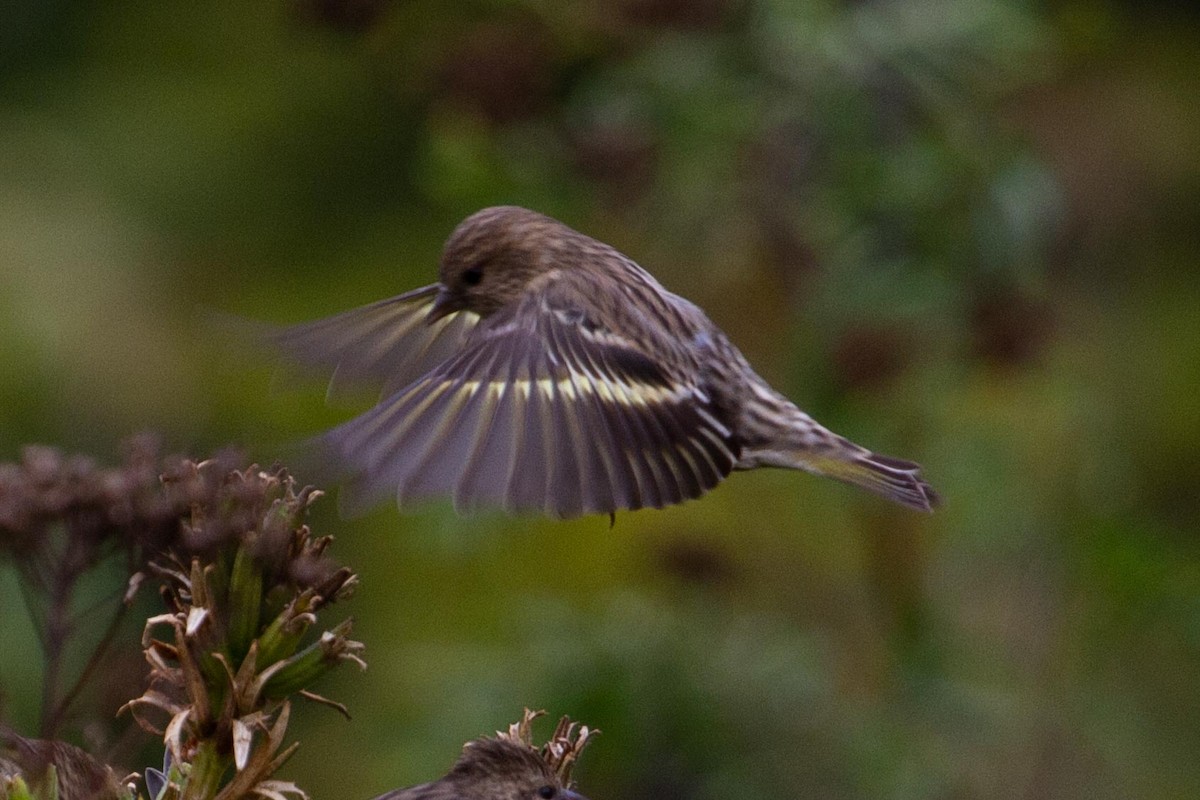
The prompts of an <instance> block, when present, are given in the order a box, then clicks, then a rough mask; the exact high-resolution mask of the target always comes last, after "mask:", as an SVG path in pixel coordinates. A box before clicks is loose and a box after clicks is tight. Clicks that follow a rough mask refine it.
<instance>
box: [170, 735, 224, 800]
mask: <svg viewBox="0 0 1200 800" xmlns="http://www.w3.org/2000/svg"><path fill="white" fill-rule="evenodd" d="M228 768H229V764H228V759H226V758H222V757H221V756H220V755H218V754H217V745H216V743H215V742H213V741H212V740H211V739H208V740H205V741H203V742H201V743H200V747H199V748H197V750H196V756H195V758H193V759H192V766H191V770H190V771H189V772H188V779H187V786H185V787H184V789H183V797H182V798H181V800H212V798H213V797H215V796H216V794H217V790H218V789H220V788H221V778H222V777H223V776H224V775H225V770H227V769H228Z"/></svg>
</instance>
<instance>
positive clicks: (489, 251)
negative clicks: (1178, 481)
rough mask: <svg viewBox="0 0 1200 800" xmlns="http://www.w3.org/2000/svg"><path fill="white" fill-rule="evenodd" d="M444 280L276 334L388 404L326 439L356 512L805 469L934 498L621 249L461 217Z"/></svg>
mask: <svg viewBox="0 0 1200 800" xmlns="http://www.w3.org/2000/svg"><path fill="white" fill-rule="evenodd" d="M440 278H441V280H440V282H439V283H437V284H433V285H431V286H426V287H423V288H421V289H416V290H414V291H411V292H408V293H407V294H402V295H400V296H398V297H394V298H391V299H389V300H383V301H380V302H378V303H374V304H372V305H368V306H364V307H362V308H359V309H355V310H353V311H348V312H345V313H343V314H339V315H337V316H334V317H330V318H327V319H323V320H318V321H316V322H310V323H306V324H301V325H296V326H293V327H289V328H284V329H281V330H277V331H274V332H273V333H272V334H270V339H271V341H272V342H273V343H274V344H275V345H276V346H277V347H278V348H279V349H280V350H282V351H283V353H284V354H285V355H286V356H288V357H290V358H292V359H294V360H296V361H299V362H300V363H302V364H307V365H309V366H314V367H317V368H320V369H322V370H326V371H331V372H332V380H331V384H330V391H331V392H336V391H339V390H340V389H341V388H343V387H344V386H350V385H363V384H368V385H370V384H382V387H383V395H382V399H381V401H380V403H379V404H378V405H377V406H376V407H375V408H373V409H372V410H370V411H368V412H367V413H365V414H363V415H362V416H360V417H358V418H356V419H353V420H351V421H350V422H347V423H346V424H344V425H341V426H340V427H338V428H335V429H334V430H332V431H330V432H329V433H327V434H326V435H324V436H323V437H321V439H320V440H319V441H320V444H321V445H322V447H323V448H324V451H325V454H326V455H327V456H329V457H330V458H331V459H332V460H333V461H334V462H335V463H337V464H338V465H339V466H340V467H342V468H343V469H344V471H345V472H347V473H349V476H350V481H349V484H348V487H347V488H348V490H349V492H348V494H344V495H343V502H346V503H348V504H349V507H350V510H354V509H361V508H364V507H366V506H368V505H371V504H374V503H375V502H377V501H378V500H380V499H381V498H382V497H383V496H386V495H389V494H394V495H395V497H396V499H397V500H398V501H399V503H400V504H401V505H406V504H408V503H410V502H413V501H417V500H421V499H424V498H428V497H437V496H444V495H450V496H452V497H453V499H454V501H455V504H456V506H457V507H459V508H474V507H478V506H502V507H504V508H506V509H508V510H510V511H516V512H523V511H540V512H544V513H547V514H550V515H553V516H557V517H572V516H577V515H579V514H586V513H611V512H614V511H617V510H621V509H637V508H643V507H647V506H650V507H655V508H661V507H663V506H668V505H672V504H674V503H680V502H683V501H684V500H688V499H691V498H695V497H699V496H700V495H702V494H704V493H705V492H706V491H708V490H709V489H712V488H713V487H714V486H716V485H717V484H718V483H719V482H720V481H721V480H722V479H723V478H725V476H727V475H728V474H729V473H730V472H731V471H732V470H734V469H752V468H754V467H766V466H770V467H788V468H792V469H802V470H806V471H808V472H813V473H816V474H819V475H827V476H829V477H832V478H836V479H838V480H842V481H845V482H848V483H853V484H856V485H859V486H862V487H864V488H866V489H869V490H871V491H874V492H876V493H878V494H880V495H883V496H884V497H887V498H889V499H891V500H894V501H896V502H899V503H902V504H904V505H906V506H909V507H912V508H916V509H920V510H923V511H929V510H931V509H932V508H933V506H934V505H935V503H936V502H937V496H936V494H935V493H934V492H933V490H932V489H931V488H930V486H929V485H928V484H927V483H926V482H925V481H924V480H923V479H922V478H921V476H920V467H919V466H918V465H917V464H914V463H911V462H908V461H901V460H899V459H894V458H889V457H886V456H881V455H876V454H874V453H872V452H871V451H869V450H867V449H865V448H862V447H859V446H858V445H856V444H853V443H851V442H850V441H848V440H847V439H844V438H842V437H841V436H838V435H836V434H834V433H832V432H830V431H828V430H826V429H825V428H823V427H821V426H820V425H819V424H817V423H816V422H815V421H814V420H813V419H812V418H811V417H809V416H808V415H807V414H805V413H804V412H803V411H801V410H800V409H799V408H797V407H796V406H795V405H794V404H793V403H792V402H791V401H789V400H788V399H787V398H785V397H784V396H783V395H781V394H779V393H778V392H776V391H775V390H774V389H772V388H771V387H770V386H768V385H767V384H766V382H765V381H763V380H762V379H761V378H760V377H759V376H758V375H756V374H755V372H754V370H752V369H751V368H750V365H749V364H748V363H747V361H746V359H745V358H744V357H743V356H742V354H741V353H740V352H739V351H738V349H737V348H736V347H734V346H733V344H732V343H731V342H730V341H729V340H728V338H726V336H725V335H724V334H723V333H722V332H721V331H720V330H719V329H718V328H717V327H716V326H715V325H714V324H713V323H712V322H711V321H709V319H708V317H707V316H705V314H704V312H703V311H701V310H700V309H699V308H698V307H696V306H695V305H693V304H692V303H689V302H688V301H687V300H684V299H683V298H681V297H679V296H677V295H674V294H672V293H670V292H668V291H667V290H666V289H664V288H663V287H662V286H661V285H660V284H659V283H658V282H657V281H656V280H655V279H654V278H653V277H651V276H650V274H649V273H647V272H646V271H645V270H643V269H642V268H641V267H639V266H638V265H637V264H635V263H634V262H633V261H632V260H631V259H629V258H627V257H626V256H624V255H622V254H621V253H619V252H617V251H616V250H615V249H613V248H612V247H609V246H608V245H606V244H603V243H601V242H598V241H596V240H595V239H592V238H590V237H588V236H585V235H583V234H581V233H579V232H577V231H574V230H572V229H571V228H568V227H567V226H566V225H563V224H562V223H560V222H558V221H556V220H553V219H551V218H549V217H546V216H543V215H541V214H538V213H535V212H533V211H529V210H526V209H523V208H517V207H514V206H499V207H495V208H487V209H484V210H482V211H479V212H477V213H475V214H473V215H472V216H470V217H468V218H467V219H466V220H464V221H463V222H462V223H461V224H460V225H459V226H458V228H456V229H455V231H454V232H453V234H451V236H450V238H449V240H448V241H447V243H446V247H445V251H444V253H443V255H442V261H441V268H440Z"/></svg>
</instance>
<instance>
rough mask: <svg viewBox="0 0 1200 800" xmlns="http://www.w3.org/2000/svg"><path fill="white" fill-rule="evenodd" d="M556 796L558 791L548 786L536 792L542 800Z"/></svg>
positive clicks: (548, 799)
mask: <svg viewBox="0 0 1200 800" xmlns="http://www.w3.org/2000/svg"><path fill="white" fill-rule="evenodd" d="M556 794H558V790H557V789H555V788H554V787H553V786H550V785H546V786H543V787H542V788H540V789H538V790H537V795H538V797H541V798H543V800H550V798H552V797H554V796H555V795H556Z"/></svg>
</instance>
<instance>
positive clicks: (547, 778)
mask: <svg viewBox="0 0 1200 800" xmlns="http://www.w3.org/2000/svg"><path fill="white" fill-rule="evenodd" d="M444 780H448V781H449V782H451V783H453V784H454V785H455V787H456V789H457V790H458V792H459V794H458V795H457V796H458V797H459V798H461V800H587V798H585V797H583V796H582V795H580V794H577V793H575V792H573V791H571V790H570V789H569V788H567V787H566V786H564V785H563V783H562V781H561V780H560V779H559V777H558V775H557V774H556V772H555V771H554V769H553V768H552V767H551V766H550V765H549V764H548V763H546V760H545V759H544V758H543V757H542V756H541V754H539V753H538V752H537V751H536V750H534V749H533V748H532V747H530V746H528V745H526V744H522V743H521V742H514V741H511V740H507V739H499V738H497V739H491V738H485V739H476V740H475V741H472V742H468V743H467V745H466V746H465V747H464V748H463V752H462V755H461V756H459V759H458V761H457V763H455V765H454V768H453V769H452V770H451V771H450V774H449V775H447V776H446V778H445V779H444Z"/></svg>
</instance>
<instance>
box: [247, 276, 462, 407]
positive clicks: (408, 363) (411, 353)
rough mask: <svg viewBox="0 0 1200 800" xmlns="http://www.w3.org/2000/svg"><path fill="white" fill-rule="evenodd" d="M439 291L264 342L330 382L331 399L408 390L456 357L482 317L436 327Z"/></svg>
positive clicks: (268, 336)
mask: <svg viewBox="0 0 1200 800" xmlns="http://www.w3.org/2000/svg"><path fill="white" fill-rule="evenodd" d="M438 289H439V286H438V284H431V285H429V286H424V287H422V288H420V289H414V290H413V291H411V292H406V293H404V294H402V295H398V296H396V297H391V298H388V299H387V300H380V301H378V302H375V303H371V304H369V305H365V306H361V307H359V308H355V309H351V310H350V311H345V312H343V313H341V314H335V315H334V316H332V317H326V318H324V319H318V320H314V321H312V322H304V323H301V324H299V325H290V326H287V327H282V328H269V329H267V330H266V331H264V332H263V333H262V334H261V338H262V339H263V340H264V341H265V342H266V343H267V344H268V345H270V346H271V347H273V348H274V349H275V350H277V351H278V352H279V353H280V354H281V355H282V356H283V357H284V358H285V359H286V360H288V361H290V362H292V363H293V364H295V365H297V366H299V367H300V368H301V369H302V371H304V372H306V373H315V374H317V375H320V376H321V377H328V378H329V392H328V394H329V398H330V399H333V398H335V397H336V396H338V395H340V394H342V393H344V392H346V391H347V390H351V389H363V388H375V387H381V388H382V392H383V396H387V395H390V394H392V393H393V392H395V391H396V390H397V389H399V388H401V387H404V386H407V385H408V384H410V383H411V382H412V381H414V380H416V379H417V378H418V377H420V376H421V375H424V374H425V373H427V372H428V371H429V370H430V369H432V368H433V367H434V366H435V365H437V364H439V363H441V362H443V361H445V360H446V359H447V358H450V357H451V356H452V355H454V354H455V353H456V352H458V351H459V350H460V349H461V348H462V346H463V343H464V342H465V341H466V339H467V337H468V336H469V334H470V332H471V330H472V329H473V328H474V327H475V325H476V324H478V322H479V315H478V314H474V313H472V312H469V311H457V312H455V313H452V314H448V315H446V316H445V317H442V318H441V319H438V320H435V321H433V322H432V323H431V322H428V319H427V318H428V316H429V311H430V309H431V308H432V307H433V301H434V299H435V298H436V297H437V293H438Z"/></svg>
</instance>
